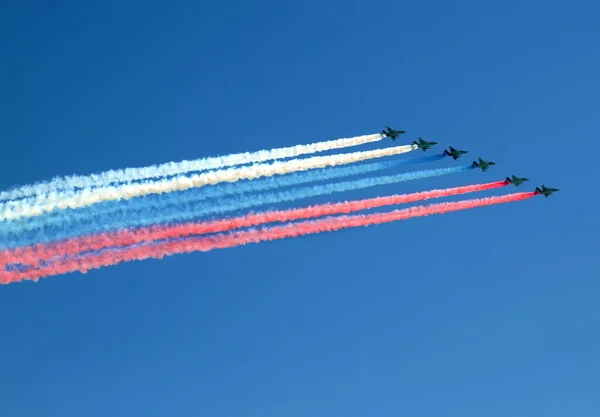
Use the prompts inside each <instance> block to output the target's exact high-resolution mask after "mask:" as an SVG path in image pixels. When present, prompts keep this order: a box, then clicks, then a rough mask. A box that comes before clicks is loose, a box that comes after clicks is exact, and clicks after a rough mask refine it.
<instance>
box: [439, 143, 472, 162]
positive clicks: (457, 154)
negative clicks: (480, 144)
mask: <svg viewBox="0 0 600 417" xmlns="http://www.w3.org/2000/svg"><path fill="white" fill-rule="evenodd" d="M467 152H469V151H458V150H456V149H454V148H453V147H452V146H450V151H448V150H447V149H444V155H448V156H451V157H452V158H454V160H455V161H456V160H457V159H458V158H460V156H461V155H462V154H465V153H467Z"/></svg>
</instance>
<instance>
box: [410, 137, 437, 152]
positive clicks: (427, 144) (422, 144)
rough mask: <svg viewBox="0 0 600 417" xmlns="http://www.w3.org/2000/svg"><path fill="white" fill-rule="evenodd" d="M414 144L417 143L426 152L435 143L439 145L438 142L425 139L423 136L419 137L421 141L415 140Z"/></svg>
mask: <svg viewBox="0 0 600 417" xmlns="http://www.w3.org/2000/svg"><path fill="white" fill-rule="evenodd" d="M413 145H417V146H418V147H419V149H423V152H425V151H426V150H427V149H429V148H431V147H432V146H433V145H437V142H427V141H426V140H423V138H419V141H418V142H417V141H416V140H415V141H414V142H413Z"/></svg>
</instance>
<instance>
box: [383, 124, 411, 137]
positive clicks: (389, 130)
mask: <svg viewBox="0 0 600 417" xmlns="http://www.w3.org/2000/svg"><path fill="white" fill-rule="evenodd" d="M405 133H406V130H394V129H392V128H391V127H389V126H387V129H384V130H382V131H381V134H382V135H383V136H385V137H388V138H392V140H396V139H397V138H398V136H400V135H403V134H405Z"/></svg>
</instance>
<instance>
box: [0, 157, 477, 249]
mask: <svg viewBox="0 0 600 417" xmlns="http://www.w3.org/2000/svg"><path fill="white" fill-rule="evenodd" d="M471 169H473V167H472V166H471V165H463V166H457V167H451V168H438V169H429V170H423V171H413V172H406V173H402V174H396V175H389V176H382V177H374V178H364V179H359V180H352V181H344V182H338V183H330V184H323V185H314V186H311V187H305V188H300V189H292V190H288V191H280V192H275V193H267V194H259V195H248V196H242V197H236V198H230V199H225V200H223V201H221V202H219V203H213V204H196V203H195V201H187V202H185V203H184V204H179V203H177V204H173V205H169V204H168V203H166V204H164V205H163V204H160V205H154V206H152V207H149V208H143V209H141V210H138V211H134V212H127V211H122V212H119V213H115V214H112V215H108V216H106V215H99V216H95V217H90V218H87V219H85V220H82V221H80V222H69V223H68V224H65V225H64V227H62V228H60V229H58V230H55V231H49V230H36V231H34V232H29V233H23V231H22V230H21V231H19V232H15V233H11V234H10V236H9V238H7V239H5V242H6V243H4V246H3V248H14V247H18V246H28V245H32V244H34V243H43V242H48V241H52V240H63V239H68V238H70V237H73V236H81V235H86V234H91V233H98V232H101V231H106V230H115V229H125V228H130V227H139V226H149V225H151V224H157V223H166V222H170V223H177V222H184V221H189V220H193V219H197V218H200V217H204V216H209V215H215V214H224V213H228V212H234V211H238V210H243V209H247V208H251V207H256V206H262V205H267V204H275V203H282V202H289V201H295V200H300V199H303V198H310V197H316V196H320V195H329V194H332V193H339V192H344V191H350V190H359V189H364V188H369V187H374V186H378V185H386V184H394V183H399V182H405V181H411V180H418V179H423V178H431V177H437V176H441V175H448V174H453V173H458V172H464V171H468V170H471ZM0 245H2V244H1V243H0Z"/></svg>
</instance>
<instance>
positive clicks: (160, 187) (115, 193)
mask: <svg viewBox="0 0 600 417" xmlns="http://www.w3.org/2000/svg"><path fill="white" fill-rule="evenodd" d="M415 149H418V147H417V146H416V145H404V146H396V147H393V148H387V149H375V150H372V151H362V152H352V153H347V154H337V155H329V156H313V157H311V158H306V159H292V160H289V161H283V162H282V161H276V162H273V163H271V164H256V165H252V166H248V167H241V168H229V169H223V170H217V171H209V172H205V173H202V174H194V175H192V176H190V177H175V178H172V179H168V180H159V181H155V182H152V183H145V184H144V183H135V184H124V185H121V186H115V187H101V188H96V189H93V190H90V189H83V190H81V191H77V192H65V193H56V194H48V195H47V196H38V197H37V198H31V199H23V200H20V201H16V202H12V203H13V204H9V203H11V202H7V203H4V206H2V207H1V208H0V221H2V220H15V219H19V218H22V217H33V216H40V215H42V214H43V213H50V212H52V211H54V210H57V209H59V210H64V209H67V208H71V209H76V208H79V207H87V206H91V205H92V204H96V203H100V202H102V201H114V200H121V199H125V200H127V199H130V198H134V197H141V196H145V195H148V194H162V193H168V192H171V191H184V190H188V189H190V188H194V187H203V186H205V185H209V184H218V183H221V182H236V181H239V180H243V179H254V178H260V177H271V176H273V175H283V174H288V173H291V172H297V171H306V170H309V169H315V168H324V167H327V166H336V165H347V164H351V163H354V162H359V161H365V160H367V159H372V158H381V157H384V156H392V155H399V154H402V153H406V152H410V151H413V150H415ZM28 200H29V201H28Z"/></svg>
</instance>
